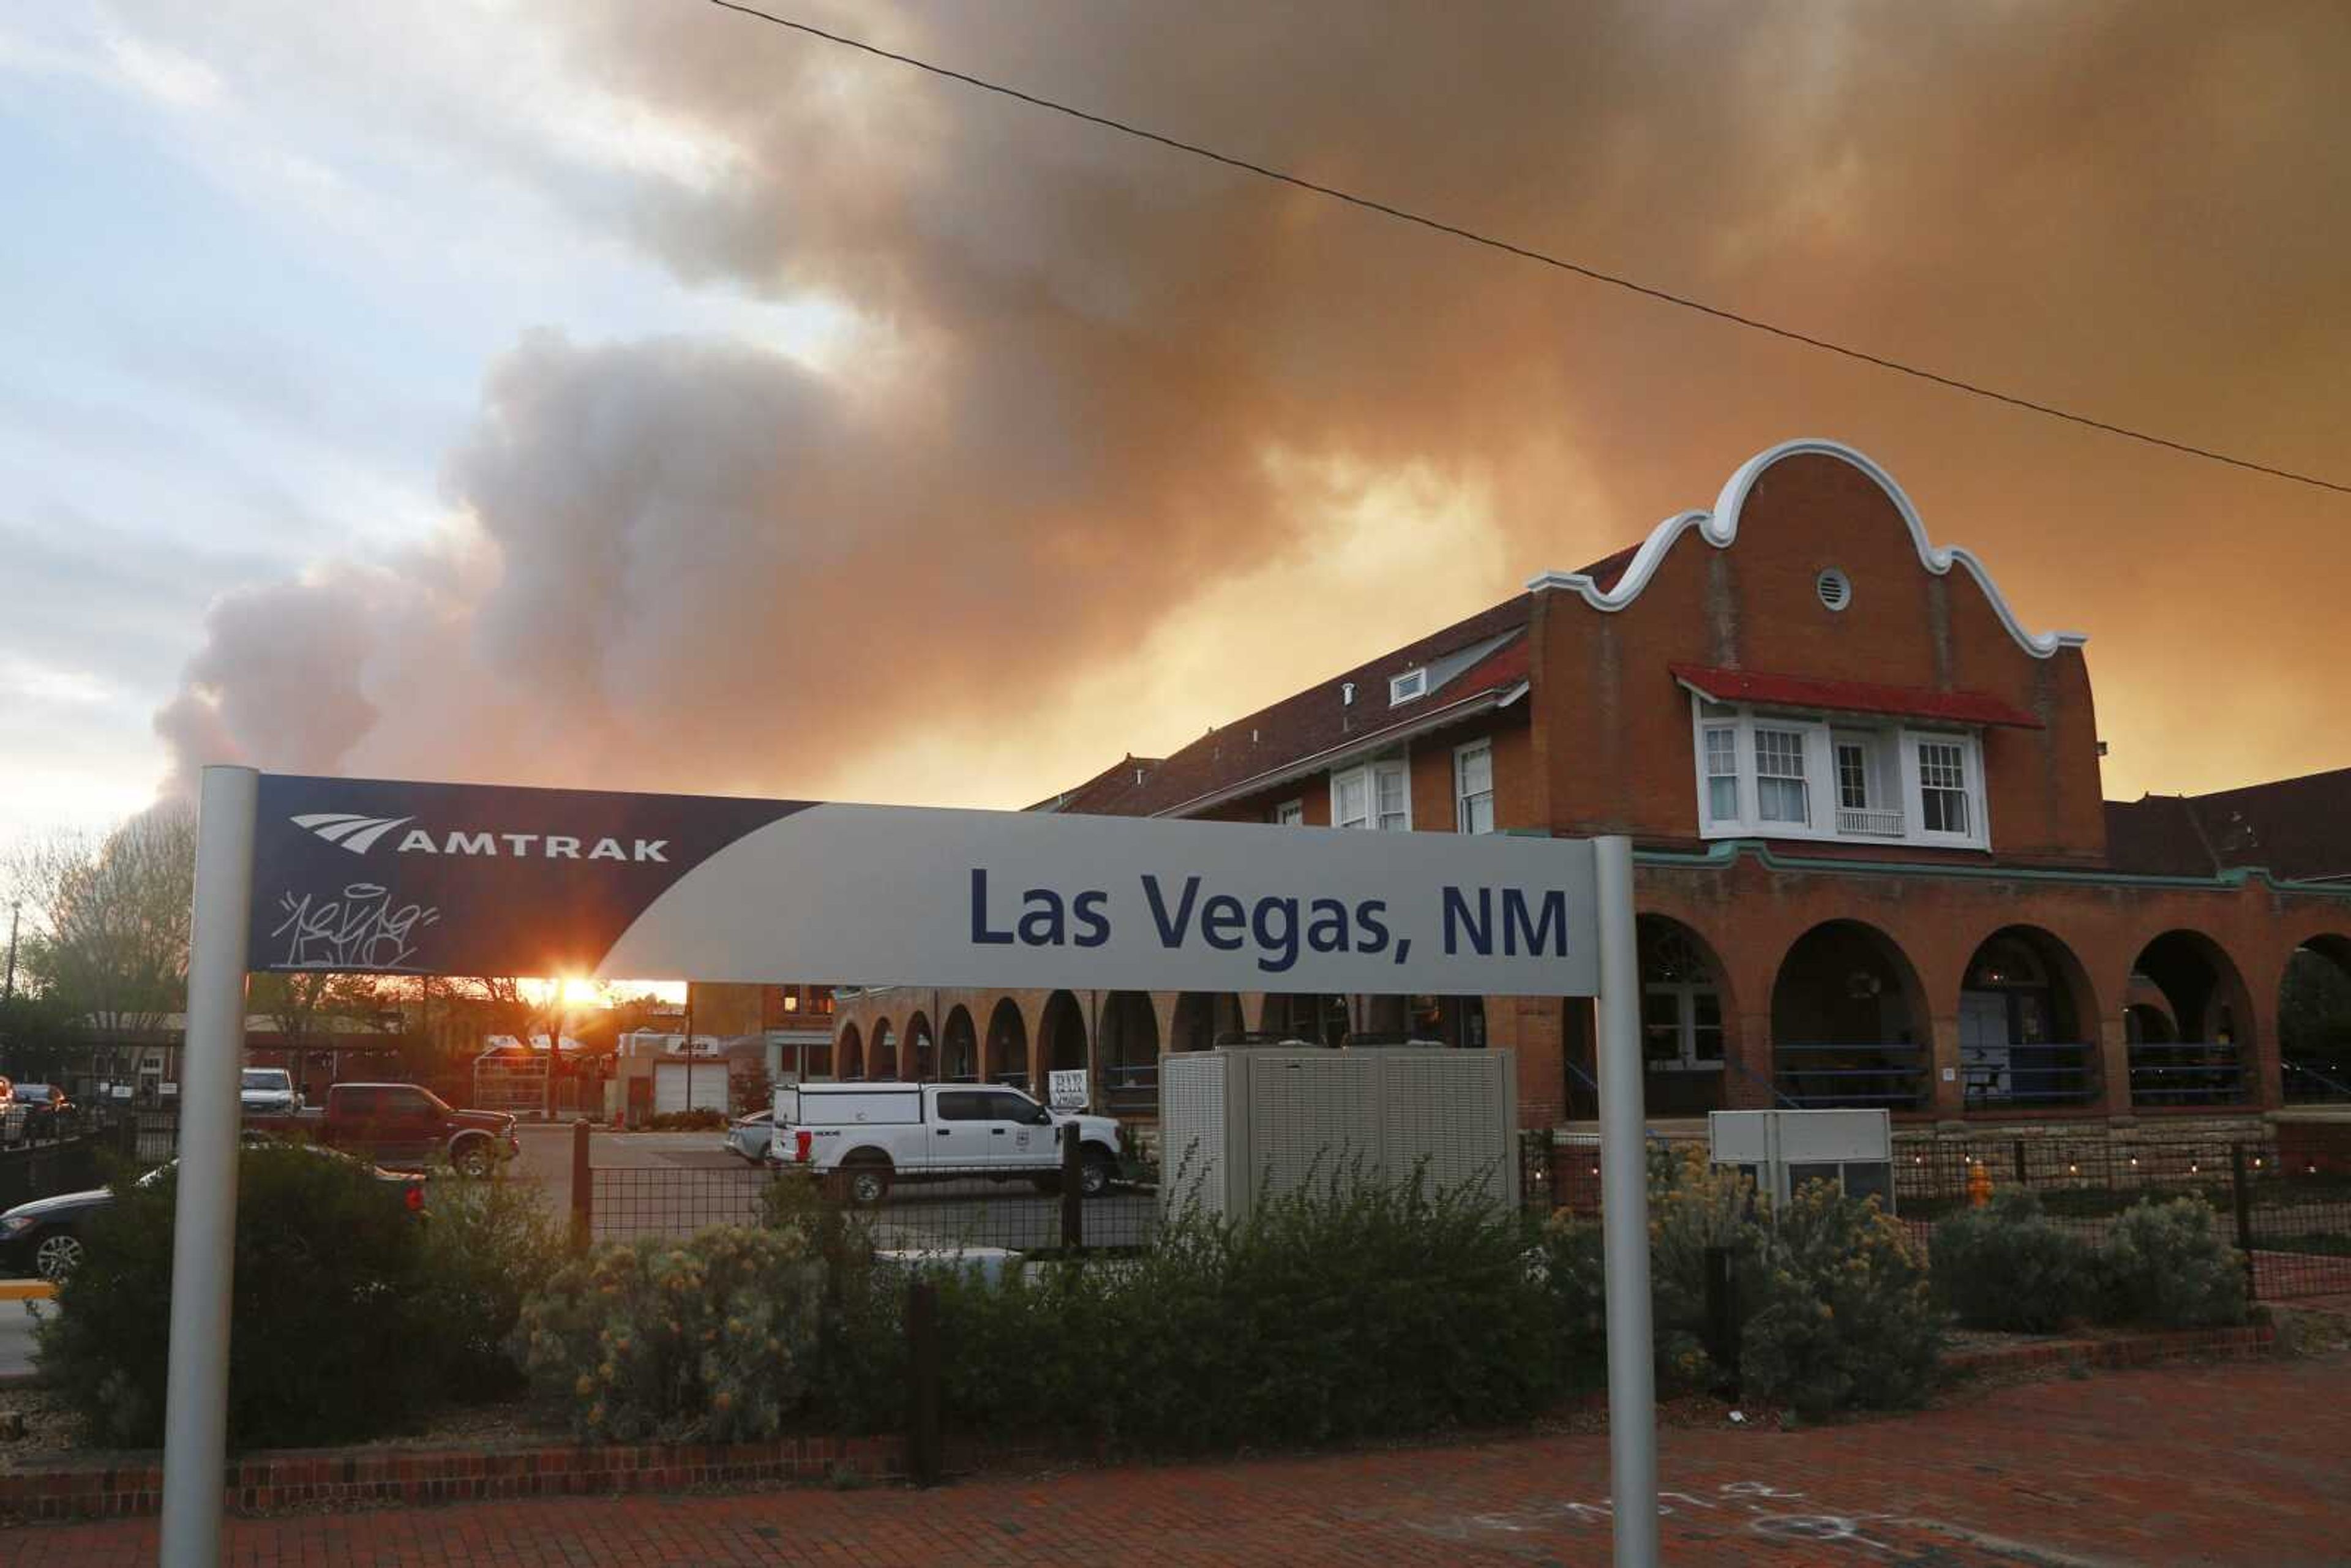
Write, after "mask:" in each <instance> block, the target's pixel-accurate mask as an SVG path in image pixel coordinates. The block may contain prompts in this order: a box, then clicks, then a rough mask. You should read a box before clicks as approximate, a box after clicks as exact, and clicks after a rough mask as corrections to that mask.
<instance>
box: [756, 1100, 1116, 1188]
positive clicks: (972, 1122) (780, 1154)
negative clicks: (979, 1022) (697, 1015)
mask: <svg viewBox="0 0 2351 1568" xmlns="http://www.w3.org/2000/svg"><path fill="white" fill-rule="evenodd" d="M1071 1123H1074V1124H1076V1125H1077V1128H1078V1158H1079V1169H1080V1172H1081V1180H1080V1186H1081V1190H1082V1191H1083V1192H1084V1193H1085V1195H1086V1196H1087V1197H1101V1196H1102V1194H1103V1193H1105V1192H1108V1191H1109V1190H1110V1185H1111V1179H1112V1177H1113V1176H1115V1175H1116V1174H1117V1171H1118V1124H1117V1123H1116V1122H1114V1121H1113V1120H1111V1118H1109V1117H1108V1116H1086V1115H1070V1114H1067V1113H1061V1112H1054V1111H1049V1110H1047V1109H1046V1108H1045V1107H1044V1106H1042V1105H1040V1104H1039V1103H1037V1102H1036V1101H1034V1100H1031V1099H1030V1098H1029V1096H1028V1095H1026V1094H1023V1093H1021V1092H1019V1090H1017V1089H1007V1088H1004V1087H1003V1086H1002V1085H1000V1084H993V1083H802V1084H797V1085H787V1086H785V1087H783V1088H780V1089H778V1090H777V1091H776V1113H775V1134H774V1137H773V1139H772V1140H771V1141H770V1143H769V1145H768V1160H769V1161H770V1162H771V1163H772V1164H775V1165H778V1166H783V1167H784V1168H786V1169H799V1170H804V1171H809V1172H812V1173H815V1174H817V1175H820V1176H828V1177H831V1178H833V1179H835V1180H837V1181H838V1182H839V1184H840V1186H841V1192H842V1194H843V1195H844V1196H845V1197H848V1198H849V1199H850V1201H851V1202H852V1203H879V1202H880V1201H881V1200H882V1198H883V1197H884V1196H885V1195H886V1194H887V1193H888V1192H889V1190H890V1187H891V1184H892V1183H893V1182H902V1181H968V1180H974V1179H982V1178H985V1179H988V1180H995V1181H1006V1180H1012V1179H1015V1178H1018V1179H1022V1180H1029V1181H1034V1182H1036V1183H1037V1184H1038V1185H1039V1186H1051V1185H1052V1181H1053V1178H1054V1177H1055V1176H1058V1175H1059V1174H1060V1172H1061V1129H1062V1128H1063V1127H1064V1126H1066V1125H1069V1124H1071Z"/></svg>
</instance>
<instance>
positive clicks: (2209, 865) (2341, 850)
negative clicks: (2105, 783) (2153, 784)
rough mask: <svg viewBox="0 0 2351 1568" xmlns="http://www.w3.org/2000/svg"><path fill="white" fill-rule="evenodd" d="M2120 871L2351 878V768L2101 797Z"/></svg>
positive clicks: (2111, 856) (2109, 845)
mask: <svg viewBox="0 0 2351 1568" xmlns="http://www.w3.org/2000/svg"><path fill="white" fill-rule="evenodd" d="M2106 856H2107V859H2108V860H2109V861H2110V862H2112V863H2113V865H2114V867H2115V869H2116V870H2117V871H2127V872H2137V873H2144V874H2147V875H2158V876H2210V875H2212V874H2214V873H2217V872H2220V871H2225V870H2229V869H2231V868H2233V867H2242V866H2262V867H2265V868H2266V869H2267V870H2269V871H2270V872H2271V873H2273V874H2274V875H2277V876H2281V877H2285V878H2288V879H2291V880H2293V881H2297V882H2319V881H2331V880H2351V768H2335V770H2334V771H2332V772H2327V773H2311V774H2306V775H2304V777H2302V778H2300V779H2278V780H2276V781H2275V782H2273V783H2269V784H2249V785H2246V786H2244V787H2243V788H2241V789H2221V790H2217V791H2215V792H2213V793H2212V794H2210V795H2146V796H2142V797H2140V798H2139V799H2138V800H2109V801H2107V802H2106Z"/></svg>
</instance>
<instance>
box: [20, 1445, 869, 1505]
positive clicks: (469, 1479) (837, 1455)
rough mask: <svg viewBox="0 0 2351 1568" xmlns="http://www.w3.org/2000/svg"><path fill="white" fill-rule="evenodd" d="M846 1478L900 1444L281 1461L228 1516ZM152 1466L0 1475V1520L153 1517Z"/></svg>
mask: <svg viewBox="0 0 2351 1568" xmlns="http://www.w3.org/2000/svg"><path fill="white" fill-rule="evenodd" d="M840 1473H853V1474H854V1475H856V1476H857V1477H858V1478H859V1479H861V1480H863V1481H868V1482H872V1481H893V1480H901V1479H904V1476H905V1444H904V1441H903V1439H901V1438H899V1437H848V1438H842V1437H788V1438H781V1439H778V1441H775V1442H771V1443H735V1444H684V1443H674V1444H672V1443H651V1444H642V1445H612V1446H610V1447H602V1448H588V1447H578V1446H571V1445H553V1444H550V1445H546V1446H536V1447H526V1446H520V1445H505V1446H500V1447H496V1448H445V1449H443V1448H435V1449H402V1448H357V1449H354V1448H327V1449H287V1450H286V1451H284V1452H279V1453H269V1454H261V1455H255V1456H252V1457H249V1458H241V1459H237V1460H235V1461H233V1462H232V1463H231V1464H230V1466H229V1468H228V1477H227V1500H228V1506H229V1507H230V1508H231V1509H232V1510H234V1511H238V1512H245V1513H266V1512H268V1511H272V1510H275V1509H283V1508H294V1507H299V1506H302V1505H305V1504H316V1503H326V1504H331V1505H340V1506H344V1507H350V1506H353V1505H359V1504H365V1503H434V1502H464V1501H472V1500H480V1499H485V1498H524V1497H555V1496H564V1495H579V1494H588V1493H605V1492H629V1491H683V1490H687V1489H689V1488H694V1487H726V1486H747V1485H753V1484H757V1483H759V1482H776V1481H785V1482H790V1481H800V1482H817V1483H822V1482H825V1481H828V1480H830V1479H833V1477H834V1476H835V1475H836V1474H840ZM162 1492H163V1460H162V1455H160V1454H155V1453H127V1454H114V1455H109V1456H105V1458H104V1461H103V1462H101V1463H99V1464H95V1465H94V1464H93V1463H92V1460H91V1457H89V1456H77V1457H75V1458H72V1459H69V1460H63V1461H59V1462H57V1463H56V1464H53V1465H47V1466H32V1467H28V1468H26V1469H22V1470H17V1471H14V1472H11V1473H7V1474H0V1519H5V1520H9V1521H29V1520H59V1519H99V1518H106V1517H110V1516H117V1515H126V1514H152V1513H153V1512H155V1511H157V1509H158V1508H159V1507H160V1506H161V1504H162Z"/></svg>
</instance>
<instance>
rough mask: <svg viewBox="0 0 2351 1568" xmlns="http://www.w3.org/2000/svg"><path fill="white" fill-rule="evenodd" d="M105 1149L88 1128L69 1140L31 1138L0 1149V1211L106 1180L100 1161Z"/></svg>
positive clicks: (81, 1189)
mask: <svg viewBox="0 0 2351 1568" xmlns="http://www.w3.org/2000/svg"><path fill="white" fill-rule="evenodd" d="M104 1146H105V1145H104V1143H103V1140H102V1139H101V1138H100V1136H99V1134H98V1133H97V1132H96V1130H95V1129H94V1128H90V1127H88V1126H85V1127H84V1128H83V1129H82V1130H81V1131H79V1132H78V1133H76V1134H74V1135H73V1136H70V1137H62V1138H28V1139H26V1141H25V1142H23V1143H21V1144H17V1145H14V1146H12V1147H8V1148H0V1209H10V1208H14V1207H16V1206H17V1205H18V1204H20V1203H31V1202H32V1201H33V1200H34V1199H36V1198H43V1197H57V1195H58V1194H59V1193H66V1192H81V1191H84V1190H86V1189H88V1188H89V1187H94V1186H98V1185H99V1183H100V1182H101V1181H102V1180H103V1179H104V1171H103V1170H102V1168H101V1166H100V1161H99V1153H100V1151H101V1149H102V1148H103V1147H104Z"/></svg>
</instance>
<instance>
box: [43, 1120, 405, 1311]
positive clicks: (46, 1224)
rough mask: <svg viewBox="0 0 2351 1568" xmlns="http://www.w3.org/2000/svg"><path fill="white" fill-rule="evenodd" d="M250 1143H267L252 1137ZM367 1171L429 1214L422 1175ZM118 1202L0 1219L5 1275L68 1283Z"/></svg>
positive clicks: (95, 1200)
mask: <svg viewBox="0 0 2351 1568" xmlns="http://www.w3.org/2000/svg"><path fill="white" fill-rule="evenodd" d="M266 1141H267V1140H266V1139H263V1138H260V1137H258V1136H257V1135H251V1134H249V1135H248V1136H247V1137H246V1142H248V1143H256V1142H266ZM313 1152H314V1153H316V1154H318V1155H319V1156H320V1157H321V1158H325V1159H338V1160H347V1159H350V1155H342V1154H338V1153H336V1152H334V1151H333V1150H330V1149H319V1150H315V1151H313ZM178 1163H179V1162H177V1161H176V1160H174V1161H172V1162H170V1163H167V1164H165V1165H162V1166H157V1167H156V1168H155V1169H153V1170H152V1171H149V1172H148V1173H147V1174H146V1175H145V1176H141V1177H140V1178H139V1185H140V1186H149V1185H151V1184H152V1183H154V1182H157V1181H160V1180H162V1176H163V1174H164V1173H165V1172H166V1171H168V1170H170V1169H171V1168H172V1166H173V1165H176V1164H178ZM354 1163H357V1162H354ZM368 1168H369V1170H370V1171H371V1173H372V1174H373V1175H374V1176H375V1177H376V1179H377V1180H379V1181H381V1182H382V1183H384V1184H385V1185H386V1186H387V1188H388V1189H389V1190H390V1191H392V1193H393V1195H394V1196H395V1197H397V1199H398V1201H399V1202H400V1203H401V1205H402V1207H405V1208H407V1209H408V1211H409V1212H410V1213H412V1214H422V1213H423V1212H424V1177H423V1176H422V1175H421V1174H419V1173H417V1172H414V1171H390V1170H385V1169H383V1168H382V1167H381V1166H369V1167H368ZM113 1201H114V1194H113V1192H112V1191H111V1190H110V1188H107V1187H102V1186H100V1187H92V1188H90V1189H89V1191H87V1192H66V1193H59V1194H58V1195H57V1196H56V1197H41V1198H35V1199H34V1200H33V1201H32V1202H30V1203H20V1204H18V1205H17V1206H16V1207H14V1208H12V1209H10V1210H8V1211H7V1212H6V1213H5V1214H0V1272H5V1273H10V1274H31V1275H35V1276H37V1277H38V1278H40V1279H43V1280H47V1281H50V1282H51V1283H55V1282H56V1281H59V1280H62V1279H64V1278H65V1277H66V1276H67V1275H68V1274H70V1273H71V1272H73V1270H75V1269H76V1268H77V1267H78V1266H79V1264H80V1262H81V1260H82V1258H83V1257H84V1256H85V1254H86V1250H87V1247H88V1242H87V1240H86V1239H85V1238H86V1236H87V1234H88V1228H89V1222H90V1220H91V1219H92V1218H94V1217H95V1216H96V1215H98V1214H99V1212H100V1211H101V1210H103V1209H104V1208H105V1207H107V1206H108V1205H109V1204H111V1203H112V1202H113Z"/></svg>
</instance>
